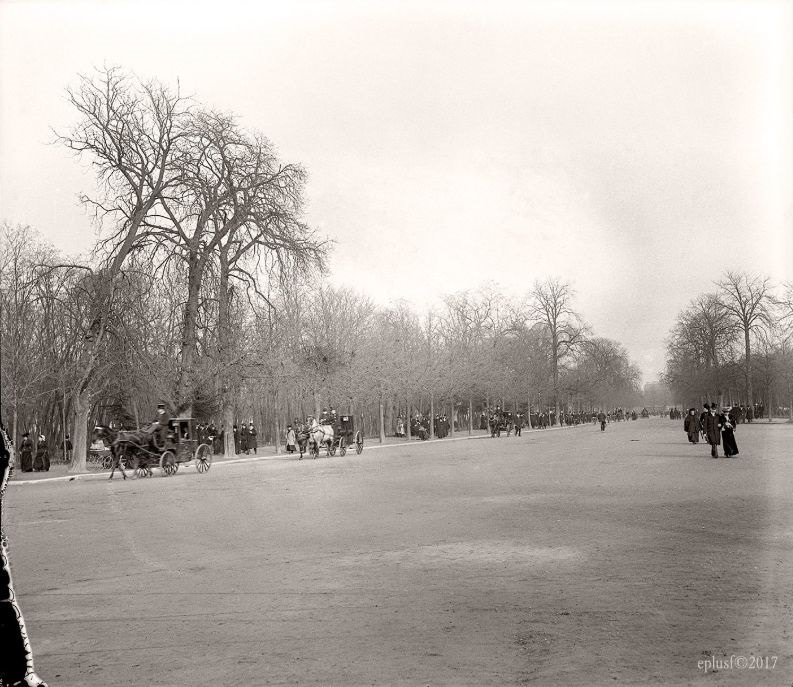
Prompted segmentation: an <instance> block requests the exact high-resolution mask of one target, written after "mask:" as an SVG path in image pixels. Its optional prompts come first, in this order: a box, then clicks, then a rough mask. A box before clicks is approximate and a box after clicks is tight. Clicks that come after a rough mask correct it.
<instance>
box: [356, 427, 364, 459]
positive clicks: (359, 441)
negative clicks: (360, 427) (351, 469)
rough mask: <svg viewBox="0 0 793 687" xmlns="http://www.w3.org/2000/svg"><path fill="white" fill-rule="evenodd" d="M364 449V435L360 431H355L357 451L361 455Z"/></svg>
mask: <svg viewBox="0 0 793 687" xmlns="http://www.w3.org/2000/svg"><path fill="white" fill-rule="evenodd" d="M361 451H363V437H362V436H361V433H360V432H356V433H355V452H356V453H357V454H358V455H360V454H361Z"/></svg>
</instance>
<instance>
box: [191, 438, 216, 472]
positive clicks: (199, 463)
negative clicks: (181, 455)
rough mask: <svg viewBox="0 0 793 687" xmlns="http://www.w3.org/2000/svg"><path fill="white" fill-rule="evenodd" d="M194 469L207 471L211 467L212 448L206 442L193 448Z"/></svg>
mask: <svg viewBox="0 0 793 687" xmlns="http://www.w3.org/2000/svg"><path fill="white" fill-rule="evenodd" d="M194 457H195V469H196V470H197V471H198V472H200V473H204V472H208V471H209V468H211V467H212V449H211V448H209V445H207V444H201V445H200V446H199V447H198V448H197V449H196V450H195V456H194Z"/></svg>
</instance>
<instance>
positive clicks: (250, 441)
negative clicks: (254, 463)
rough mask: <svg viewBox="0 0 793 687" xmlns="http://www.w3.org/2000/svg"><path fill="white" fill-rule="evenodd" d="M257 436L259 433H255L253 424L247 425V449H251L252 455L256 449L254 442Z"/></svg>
mask: <svg viewBox="0 0 793 687" xmlns="http://www.w3.org/2000/svg"><path fill="white" fill-rule="evenodd" d="M258 434H259V433H258V432H257V431H256V428H255V427H254V426H253V423H252V422H250V423H249V424H248V448H249V449H251V448H252V449H253V452H254V453H256V447H257V445H258V444H257V442H256V437H257V436H258Z"/></svg>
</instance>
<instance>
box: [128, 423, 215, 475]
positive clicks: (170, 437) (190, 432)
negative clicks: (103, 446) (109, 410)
mask: <svg viewBox="0 0 793 687" xmlns="http://www.w3.org/2000/svg"><path fill="white" fill-rule="evenodd" d="M116 441H117V442H118V444H119V448H120V450H121V451H122V452H123V454H124V456H125V457H126V458H127V464H128V465H131V466H132V467H133V468H134V470H135V472H136V474H137V475H138V476H141V477H143V476H151V475H152V467H153V466H158V467H159V468H160V469H161V470H162V474H163V476H166V477H167V476H169V475H175V474H176V473H177V471H178V470H179V466H180V465H181V464H182V463H189V462H190V461H195V468H196V471H197V472H200V473H205V472H207V471H208V470H209V468H210V467H211V466H212V447H211V446H209V444H204V443H202V442H200V441H199V438H198V432H197V430H196V428H195V424H194V422H193V418H191V417H175V418H171V419H170V420H169V421H168V425H167V427H166V428H165V429H164V430H163V429H160V430H155V431H154V432H151V433H149V434H144V433H141V432H122V433H119V436H118V438H117V440H116Z"/></svg>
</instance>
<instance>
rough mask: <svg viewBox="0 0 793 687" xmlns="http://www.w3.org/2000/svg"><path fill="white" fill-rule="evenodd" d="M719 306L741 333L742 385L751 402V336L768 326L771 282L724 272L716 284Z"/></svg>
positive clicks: (744, 274)
mask: <svg viewBox="0 0 793 687" xmlns="http://www.w3.org/2000/svg"><path fill="white" fill-rule="evenodd" d="M718 286H719V289H720V292H719V296H720V298H721V302H722V305H723V306H724V308H725V309H726V310H727V312H728V313H729V314H730V317H731V318H732V320H733V322H734V323H735V324H736V326H738V327H739V328H740V330H741V332H742V333H743V339H744V383H745V387H746V397H747V399H746V400H747V403H748V404H749V406H751V405H752V404H753V402H754V398H753V391H752V333H753V332H755V331H756V330H758V329H760V328H762V327H764V326H768V325H769V324H770V322H771V320H770V316H769V309H768V308H769V305H770V295H771V294H770V290H771V287H770V279H769V278H768V277H759V276H757V275H748V274H746V273H744V272H729V271H728V272H727V274H726V275H725V277H724V279H722V280H721V281H719V282H718Z"/></svg>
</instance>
